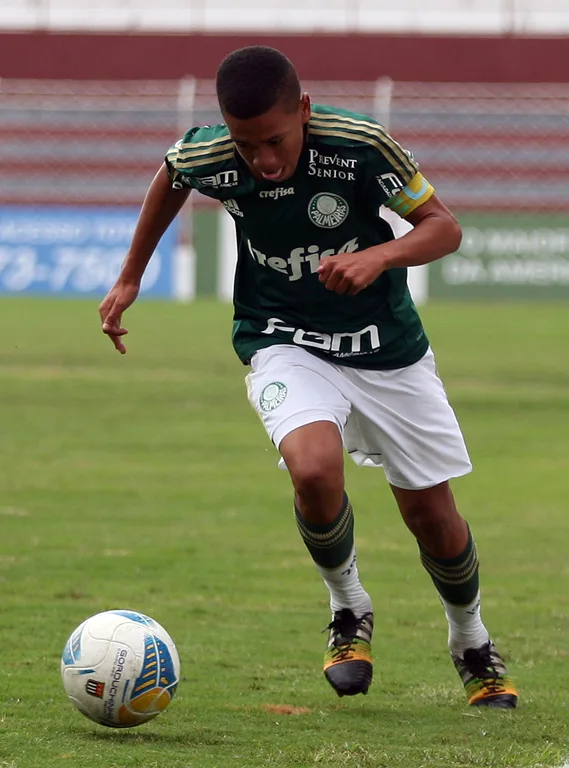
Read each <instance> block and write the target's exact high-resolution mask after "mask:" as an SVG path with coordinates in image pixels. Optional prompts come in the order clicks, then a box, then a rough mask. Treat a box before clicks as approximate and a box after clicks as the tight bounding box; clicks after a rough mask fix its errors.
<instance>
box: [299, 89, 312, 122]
mask: <svg viewBox="0 0 569 768" xmlns="http://www.w3.org/2000/svg"><path fill="white" fill-rule="evenodd" d="M310 109H311V107H310V96H309V95H308V94H307V93H303V94H302V96H301V98H300V112H301V115H302V122H303V124H304V123H307V122H308V121H309V120H310Z"/></svg>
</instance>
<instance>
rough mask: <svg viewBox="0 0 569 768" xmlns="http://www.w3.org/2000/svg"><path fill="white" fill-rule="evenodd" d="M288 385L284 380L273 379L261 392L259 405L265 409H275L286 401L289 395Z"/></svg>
mask: <svg viewBox="0 0 569 768" xmlns="http://www.w3.org/2000/svg"><path fill="white" fill-rule="evenodd" d="M287 391H288V390H287V388H286V385H285V384H283V383H282V381H273V382H272V383H271V384H267V386H266V387H265V388H264V389H263V391H262V392H261V397H260V398H259V405H260V406H261V408H262V409H263V410H264V411H274V410H275V408H278V407H279V405H281V404H282V403H283V402H284V399H285V397H286V395H287Z"/></svg>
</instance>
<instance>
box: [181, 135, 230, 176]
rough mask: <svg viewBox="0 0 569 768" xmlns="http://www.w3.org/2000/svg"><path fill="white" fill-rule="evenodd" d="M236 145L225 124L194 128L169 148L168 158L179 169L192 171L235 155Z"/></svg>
mask: <svg viewBox="0 0 569 768" xmlns="http://www.w3.org/2000/svg"><path fill="white" fill-rule="evenodd" d="M234 152H235V147H234V144H233V141H232V140H231V137H230V136H229V131H228V130H227V127H226V126H225V125H216V126H212V127H209V126H208V127H205V128H194V129H192V130H191V131H188V133H187V134H186V135H185V136H184V138H183V139H180V141H178V142H176V144H174V146H173V147H171V148H170V149H169V150H168V153H167V155H166V158H167V160H168V162H169V163H170V165H171V166H172V167H173V168H174V169H175V170H177V171H191V170H192V169H193V168H200V167H202V166H204V165H212V164H215V163H219V162H224V161H226V160H231V159H233V157H234Z"/></svg>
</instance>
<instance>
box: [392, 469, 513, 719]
mask: <svg viewBox="0 0 569 768" xmlns="http://www.w3.org/2000/svg"><path fill="white" fill-rule="evenodd" d="M391 487H392V490H393V494H394V496H395V498H396V500H397V504H398V506H399V509H400V511H401V515H402V517H403V520H404V521H405V523H406V525H407V527H408V528H409V530H410V531H411V533H413V535H414V536H415V538H416V539H417V542H418V544H419V551H420V554H421V562H422V563H423V565H424V567H425V569H426V570H427V572H428V573H429V575H430V576H431V579H432V580H433V584H434V585H435V588H436V590H437V592H438V593H439V597H440V600H441V603H442V605H443V608H444V610H445V614H446V617H447V620H448V625H449V635H448V644H449V648H450V651H451V656H452V659H453V662H454V664H455V666H456V668H457V671H458V673H459V674H460V676H461V678H462V681H463V683H464V686H465V689H466V693H467V696H468V700H469V703H470V704H473V705H476V706H490V707H500V708H513V707H515V706H516V705H517V698H518V695H517V691H516V689H515V687H514V685H513V683H512V681H511V679H510V678H509V675H508V671H507V669H506V666H505V664H504V661H503V659H502V658H501V656H500V654H499V653H498V651H497V650H496V647H495V646H494V644H493V642H492V640H491V639H490V635H489V633H488V630H487V629H486V627H485V626H484V624H483V622H482V618H481V615H480V585H479V574H478V571H479V566H478V555H477V551H476V545H475V543H474V540H473V538H472V533H471V531H470V528H469V527H468V525H467V523H466V521H465V520H464V519H463V518H462V517H461V516H460V515H459V513H458V511H457V509H456V505H455V503H454V498H453V495H452V492H451V489H450V486H449V484H448V482H443V483H439V484H438V485H436V486H433V487H432V488H424V489H421V490H415V491H413V490H408V489H403V488H397V487H394V486H391Z"/></svg>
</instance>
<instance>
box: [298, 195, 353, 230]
mask: <svg viewBox="0 0 569 768" xmlns="http://www.w3.org/2000/svg"><path fill="white" fill-rule="evenodd" d="M349 212H350V206H349V205H348V203H347V202H346V201H345V200H344V198H343V197H340V195H335V194H334V193H333V192H319V193H318V194H317V195H314V197H313V198H312V199H311V200H310V202H309V203H308V217H309V218H310V220H311V221H312V223H313V224H316V226H317V227H321V228H322V229H334V228H335V227H339V226H340V224H342V223H343V222H344V221H345V220H346V219H347V218H348V213H349Z"/></svg>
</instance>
